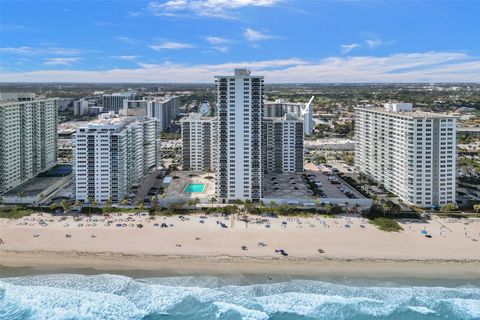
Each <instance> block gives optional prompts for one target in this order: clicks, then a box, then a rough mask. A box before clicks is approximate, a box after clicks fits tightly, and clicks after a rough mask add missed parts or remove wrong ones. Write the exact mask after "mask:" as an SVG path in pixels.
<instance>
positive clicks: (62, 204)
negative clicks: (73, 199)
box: [60, 200, 70, 213]
mask: <svg viewBox="0 0 480 320" xmlns="http://www.w3.org/2000/svg"><path fill="white" fill-rule="evenodd" d="M60 205H61V206H62V209H63V213H65V212H67V211H68V209H69V208H70V205H69V204H68V202H67V201H65V200H62V202H61V203H60Z"/></svg>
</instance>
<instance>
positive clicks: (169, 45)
mask: <svg viewBox="0 0 480 320" xmlns="http://www.w3.org/2000/svg"><path fill="white" fill-rule="evenodd" d="M150 48H152V49H153V50H156V51H161V50H164V49H169V50H178V49H188V48H193V45H192V44H190V43H184V42H173V41H166V42H163V43H161V44H154V45H151V46H150Z"/></svg>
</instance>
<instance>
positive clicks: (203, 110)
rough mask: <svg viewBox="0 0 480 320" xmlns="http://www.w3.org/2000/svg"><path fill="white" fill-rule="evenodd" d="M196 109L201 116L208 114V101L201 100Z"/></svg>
mask: <svg viewBox="0 0 480 320" xmlns="http://www.w3.org/2000/svg"><path fill="white" fill-rule="evenodd" d="M198 111H199V112H200V114H201V115H202V116H204V117H208V116H209V115H210V104H209V103H208V101H202V102H201V103H200V106H199V107H198Z"/></svg>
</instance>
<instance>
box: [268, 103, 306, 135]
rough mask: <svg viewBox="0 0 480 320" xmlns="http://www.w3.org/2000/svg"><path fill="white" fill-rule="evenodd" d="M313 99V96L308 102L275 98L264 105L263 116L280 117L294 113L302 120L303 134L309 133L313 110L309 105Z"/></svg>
mask: <svg viewBox="0 0 480 320" xmlns="http://www.w3.org/2000/svg"><path fill="white" fill-rule="evenodd" d="M313 99H314V97H312V98H311V99H310V101H309V102H308V103H301V102H288V101H286V100H284V99H277V100H275V101H273V102H272V101H267V102H265V105H264V109H263V116H264V117H268V118H272V117H275V118H280V117H283V116H284V115H286V114H287V113H294V114H296V115H297V116H298V117H299V119H302V120H303V130H304V133H305V135H311V134H312V132H313V110H312V106H311V105H312V101H313Z"/></svg>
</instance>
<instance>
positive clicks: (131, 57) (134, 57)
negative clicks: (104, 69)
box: [110, 56, 139, 60]
mask: <svg viewBox="0 0 480 320" xmlns="http://www.w3.org/2000/svg"><path fill="white" fill-rule="evenodd" d="M138 57H139V56H110V58H111V59H119V60H136V59H137V58H138Z"/></svg>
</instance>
